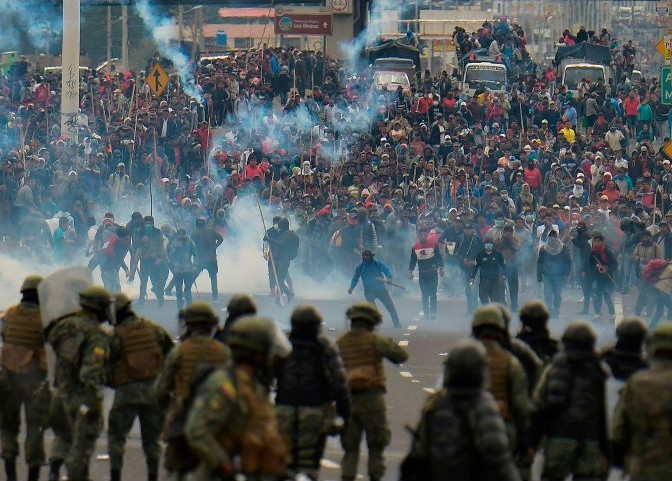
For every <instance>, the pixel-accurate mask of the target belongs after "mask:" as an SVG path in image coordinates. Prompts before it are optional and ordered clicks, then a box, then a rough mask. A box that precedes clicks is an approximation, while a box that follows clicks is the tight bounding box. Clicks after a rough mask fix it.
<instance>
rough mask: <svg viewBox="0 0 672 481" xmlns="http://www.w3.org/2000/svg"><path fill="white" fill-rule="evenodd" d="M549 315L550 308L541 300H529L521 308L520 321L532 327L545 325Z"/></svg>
mask: <svg viewBox="0 0 672 481" xmlns="http://www.w3.org/2000/svg"><path fill="white" fill-rule="evenodd" d="M549 317H550V313H549V312H548V308H547V307H546V304H544V303H543V302H541V301H536V300H534V301H528V302H526V303H525V304H523V307H522V308H521V309H520V322H521V323H522V324H523V326H527V327H530V328H532V329H535V328H541V327H544V326H545V325H546V324H547V323H548V318H549Z"/></svg>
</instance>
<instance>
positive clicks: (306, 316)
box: [291, 305, 322, 326]
mask: <svg viewBox="0 0 672 481" xmlns="http://www.w3.org/2000/svg"><path fill="white" fill-rule="evenodd" d="M291 323H292V325H293V326H294V325H298V324H301V325H307V324H317V325H320V324H322V315H321V314H320V312H319V311H318V310H317V309H316V308H315V307H313V306H308V305H304V306H298V307H297V308H296V309H294V312H292V317H291Z"/></svg>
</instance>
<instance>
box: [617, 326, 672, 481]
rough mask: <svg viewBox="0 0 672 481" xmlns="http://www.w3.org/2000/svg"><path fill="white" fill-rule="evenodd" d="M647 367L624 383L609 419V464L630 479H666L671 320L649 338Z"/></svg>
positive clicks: (671, 467) (671, 433)
mask: <svg viewBox="0 0 672 481" xmlns="http://www.w3.org/2000/svg"><path fill="white" fill-rule="evenodd" d="M649 353H650V355H651V367H650V368H649V369H644V370H640V371H637V372H636V373H634V374H633V375H632V376H631V377H630V378H629V380H628V382H627V384H626V385H625V389H624V391H623V392H622V394H621V398H620V399H619V401H618V405H617V406H616V412H615V414H614V421H613V433H612V436H613V438H612V443H613V450H612V452H613V453H614V461H613V464H614V465H616V466H623V467H624V468H625V471H626V472H627V473H628V474H629V475H630V480H631V481H668V480H669V479H670V473H672V430H670V420H672V323H669V322H663V323H660V324H659V325H658V326H656V328H655V330H654V331H653V334H652V335H651V337H650V339H649Z"/></svg>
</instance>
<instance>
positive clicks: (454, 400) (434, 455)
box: [401, 340, 520, 481]
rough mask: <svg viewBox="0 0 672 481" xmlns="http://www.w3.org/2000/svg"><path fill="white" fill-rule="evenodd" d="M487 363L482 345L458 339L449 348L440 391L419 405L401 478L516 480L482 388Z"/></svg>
mask: <svg viewBox="0 0 672 481" xmlns="http://www.w3.org/2000/svg"><path fill="white" fill-rule="evenodd" d="M487 366H488V360H487V352H486V350H485V348H484V347H483V345H482V344H481V343H478V342H476V341H470V340H467V341H462V342H460V343H459V344H458V345H457V346H455V347H454V348H453V349H452V350H451V351H450V354H449V355H448V359H446V363H445V375H444V383H443V389H441V390H440V391H439V392H437V393H436V394H433V395H432V396H430V397H429V399H428V400H427V402H426V403H425V406H424V407H423V409H422V417H421V419H420V423H419V425H418V427H417V429H416V431H415V437H414V441H413V445H412V448H411V453H410V454H409V456H408V457H407V458H406V459H405V460H404V462H403V464H402V466H401V481H443V480H445V479H450V480H451V481H474V480H478V481H518V480H519V479H520V476H519V475H518V471H517V470H516V466H515V464H514V462H513V459H512V457H511V448H510V446H509V440H508V436H507V433H506V427H505V426H504V422H503V420H502V416H501V415H500V414H499V410H498V408H497V404H496V403H495V399H494V398H493V397H492V394H490V393H489V392H488V391H487V390H486V389H485V380H486V378H487V369H488V367H487ZM448 473H450V474H449V475H448Z"/></svg>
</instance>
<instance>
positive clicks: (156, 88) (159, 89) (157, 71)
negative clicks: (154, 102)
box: [147, 63, 170, 97]
mask: <svg viewBox="0 0 672 481" xmlns="http://www.w3.org/2000/svg"><path fill="white" fill-rule="evenodd" d="M169 82H170V78H169V77H168V74H167V73H166V71H165V69H164V68H163V67H162V66H161V65H160V64H158V63H157V64H156V65H154V67H152V70H150V71H149V75H148V76H147V84H149V89H150V90H151V91H152V93H153V94H154V95H156V96H157V97H161V96H162V95H163V93H164V92H165V91H166V89H167V88H168V83H169Z"/></svg>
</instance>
